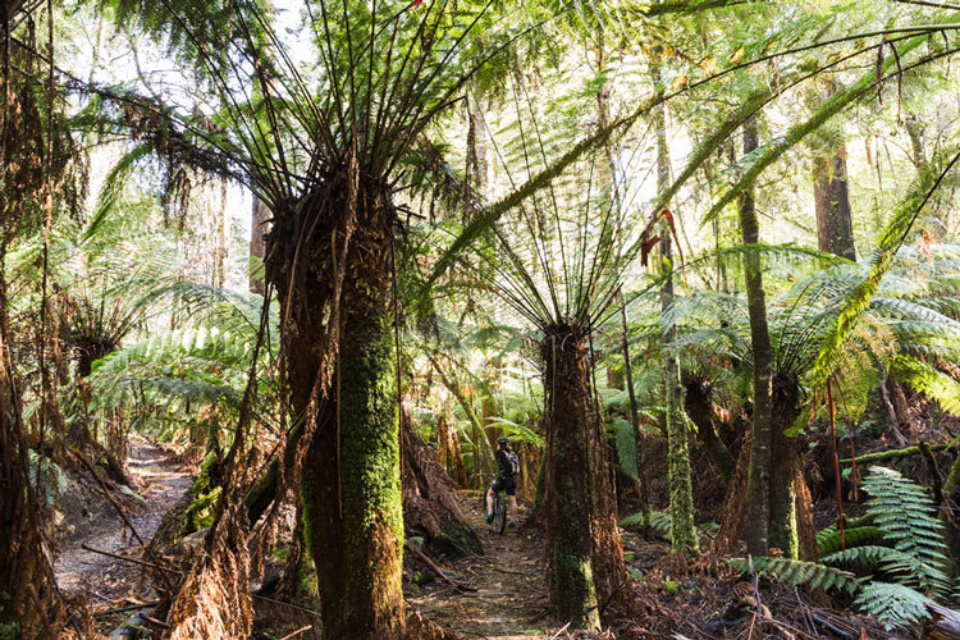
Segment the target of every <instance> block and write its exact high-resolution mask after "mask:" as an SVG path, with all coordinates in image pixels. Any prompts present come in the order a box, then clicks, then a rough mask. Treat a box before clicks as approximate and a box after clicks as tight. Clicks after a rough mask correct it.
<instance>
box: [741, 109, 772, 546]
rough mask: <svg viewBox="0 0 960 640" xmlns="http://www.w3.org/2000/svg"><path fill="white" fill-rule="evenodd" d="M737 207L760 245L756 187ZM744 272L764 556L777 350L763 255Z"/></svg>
mask: <svg viewBox="0 0 960 640" xmlns="http://www.w3.org/2000/svg"><path fill="white" fill-rule="evenodd" d="M757 146H758V134H757V123H756V120H753V119H751V120H750V121H749V122H747V123H746V124H745V125H744V127H743V154H744V155H747V154H749V153H751V152H753V151H754V150H755V149H756V148H757ZM738 205H739V206H738V210H739V214H740V233H741V235H742V238H743V243H744V244H757V243H758V242H759V241H760V225H759V222H758V221H757V210H756V205H755V203H754V200H753V188H752V187H751V188H749V189H747V190H745V191H744V192H743V194H741V196H740V199H739V203H738ZM743 274H744V279H745V280H746V288H747V310H748V312H749V316H750V341H751V349H752V351H753V435H752V438H751V443H752V444H751V447H752V448H751V453H750V469H749V472H748V475H747V553H750V554H752V555H754V556H765V555H767V550H768V538H767V536H768V530H769V522H770V445H771V440H770V438H771V428H772V425H771V423H772V420H773V409H772V407H771V398H770V382H771V378H772V367H773V350H772V349H771V347H770V330H769V327H768V326H767V303H766V294H765V293H764V290H763V275H762V272H761V268H760V255H759V254H758V253H756V252H754V251H748V252H746V253H745V254H744V256H743Z"/></svg>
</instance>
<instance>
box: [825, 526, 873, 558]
mask: <svg viewBox="0 0 960 640" xmlns="http://www.w3.org/2000/svg"><path fill="white" fill-rule="evenodd" d="M885 535H886V532H885V531H884V530H883V529H881V528H880V527H871V526H867V527H855V528H852V529H846V530H845V531H844V532H843V540H842V542H843V543H844V544H845V546H846V547H847V550H848V551H849V550H851V549H852V548H856V547H862V546H863V545H867V544H870V543H872V542H876V541H878V540H882V539H883V538H884V536H885ZM817 544H818V545H819V546H820V557H821V558H823V559H824V560H823V561H824V562H826V561H827V560H826V558H827V557H829V556H830V555H831V554H834V553H837V552H838V551H840V550H841V548H842V547H843V546H844V544H841V538H840V530H839V529H837V528H836V527H832V528H830V529H829V530H826V529H825V530H824V531H821V532H820V533H818V534H817Z"/></svg>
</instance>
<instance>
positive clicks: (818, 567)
mask: <svg viewBox="0 0 960 640" xmlns="http://www.w3.org/2000/svg"><path fill="white" fill-rule="evenodd" d="M730 564H731V565H733V567H734V568H736V569H738V570H740V571H744V572H746V571H749V570H750V566H749V563H748V562H747V560H744V559H743V558H735V559H733V560H731V561H730ZM753 570H754V571H756V572H757V573H758V574H759V575H762V576H764V577H767V578H769V579H771V580H774V581H777V582H789V583H790V584H792V585H794V586H798V587H799V586H807V587H810V588H811V589H823V590H825V591H831V590H835V591H845V592H847V593H849V594H854V593H856V592H857V590H858V589H859V588H860V583H859V582H857V578H856V576H854V575H853V574H852V573H850V572H849V571H843V570H842V569H837V568H835V567H828V566H825V565H822V564H820V563H817V562H807V561H805V560H794V559H792V558H776V557H764V558H754V559H753Z"/></svg>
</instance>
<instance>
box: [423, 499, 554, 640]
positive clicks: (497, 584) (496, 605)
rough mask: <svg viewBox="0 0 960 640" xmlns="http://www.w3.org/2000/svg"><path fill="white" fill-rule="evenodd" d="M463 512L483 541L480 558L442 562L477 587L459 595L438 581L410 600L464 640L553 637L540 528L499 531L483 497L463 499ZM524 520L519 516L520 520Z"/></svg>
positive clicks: (455, 575)
mask: <svg viewBox="0 0 960 640" xmlns="http://www.w3.org/2000/svg"><path fill="white" fill-rule="evenodd" d="M463 510H464V514H465V515H466V516H467V520H468V521H469V522H470V525H471V526H472V527H473V528H474V529H475V530H476V532H477V533H478V534H479V535H480V538H481V539H482V540H483V547H484V550H485V551H486V553H485V555H484V557H482V558H476V557H472V558H467V559H465V560H460V561H457V562H443V563H441V568H442V569H450V570H451V571H450V572H449V575H450V577H451V578H453V579H454V580H456V581H458V582H461V583H464V584H466V585H468V586H470V587H472V588H475V589H477V591H475V592H467V593H457V592H455V591H454V590H453V588H452V587H451V586H450V584H449V583H447V582H445V581H443V580H435V581H434V582H432V583H430V584H429V585H427V586H425V587H423V588H421V589H419V591H417V592H415V593H408V594H407V601H408V602H410V603H411V604H413V605H414V606H416V607H417V608H418V609H420V611H421V612H423V614H424V615H425V616H427V617H428V618H430V619H431V620H433V621H434V622H436V623H438V624H440V625H441V626H442V627H444V628H445V629H450V630H453V631H456V632H457V633H458V634H460V635H462V636H463V637H465V638H487V639H489V640H515V639H525V640H530V639H531V638H541V639H544V638H547V637H549V635H548V634H549V631H548V630H549V629H551V628H554V627H556V626H557V625H556V624H555V623H554V621H553V620H552V619H551V618H550V617H549V608H548V594H547V585H546V583H545V579H546V576H545V573H544V569H543V563H542V562H541V553H542V548H543V546H542V540H541V538H540V533H539V532H538V531H524V530H523V528H521V531H520V532H517V530H514V529H507V532H506V533H505V534H504V535H502V536H501V535H499V534H497V533H495V532H494V531H493V530H492V528H491V527H490V525H488V524H487V523H486V522H485V521H484V519H483V514H482V513H481V510H480V504H479V499H478V498H476V497H473V498H468V499H465V500H464V502H463ZM522 519H523V517H522V514H521V520H522Z"/></svg>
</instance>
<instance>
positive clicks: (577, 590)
mask: <svg viewBox="0 0 960 640" xmlns="http://www.w3.org/2000/svg"><path fill="white" fill-rule="evenodd" d="M542 353H543V360H544V364H545V366H546V378H545V381H546V384H545V387H546V389H545V396H546V407H545V412H544V413H545V416H546V425H547V429H548V431H549V433H548V437H549V440H550V446H549V447H548V451H549V452H550V453H552V459H551V460H548V461H547V464H548V465H549V468H548V469H547V484H548V485H549V488H548V490H547V493H546V497H547V501H548V502H547V514H548V518H547V519H548V526H547V531H548V534H547V549H548V552H549V553H550V557H551V560H552V571H553V580H552V584H551V595H552V598H553V601H554V604H555V606H556V613H557V618H558V619H559V620H561V621H563V622H569V623H570V624H571V626H573V627H575V628H578V629H587V630H594V631H595V630H598V629H599V627H600V616H599V613H598V605H597V593H596V587H595V585H594V575H593V557H592V544H591V532H590V514H591V508H592V505H591V502H592V500H591V491H590V475H589V465H590V452H589V449H588V442H589V439H588V433H587V430H588V429H589V428H590V425H591V424H592V423H593V417H592V416H591V411H590V387H589V382H588V380H589V378H588V371H589V369H588V359H587V340H586V333H585V332H584V331H582V330H579V329H577V328H574V327H569V326H556V327H550V328H549V329H548V331H547V332H546V337H545V339H544V342H543V347H542Z"/></svg>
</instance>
